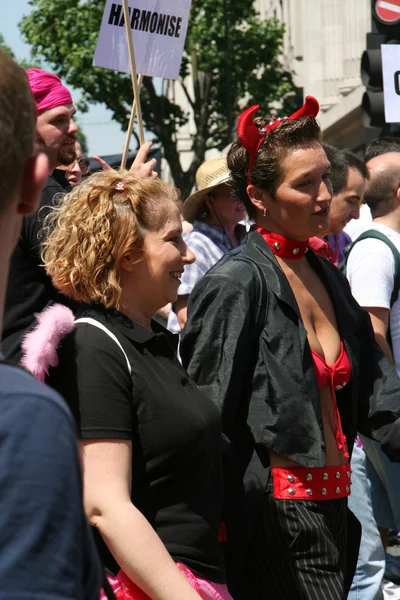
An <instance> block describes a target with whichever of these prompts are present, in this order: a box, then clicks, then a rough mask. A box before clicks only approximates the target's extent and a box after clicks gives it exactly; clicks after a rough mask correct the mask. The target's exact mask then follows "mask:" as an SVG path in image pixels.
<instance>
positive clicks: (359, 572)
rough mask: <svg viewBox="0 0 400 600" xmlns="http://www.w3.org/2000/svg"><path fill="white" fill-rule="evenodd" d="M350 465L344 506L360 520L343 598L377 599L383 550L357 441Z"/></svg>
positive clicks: (379, 594) (383, 569)
mask: <svg viewBox="0 0 400 600" xmlns="http://www.w3.org/2000/svg"><path fill="white" fill-rule="evenodd" d="M351 468H352V486H351V494H350V496H349V502H348V505H349V508H350V510H351V511H352V512H353V513H354V514H355V516H356V517H357V519H358V520H359V521H360V523H361V526H362V536H361V543H360V551H359V555H358V561H357V569H356V572H355V574H354V578H353V583H352V586H351V589H350V592H349V595H348V597H347V598H348V600H381V599H382V598H383V595H382V592H381V582H382V577H383V574H384V572H385V552H384V549H383V546H382V542H381V537H380V535H379V531H378V528H377V525H376V521H375V517H374V512H373V508H372V500H371V491H370V486H369V481H368V479H367V469H366V456H365V453H364V450H363V449H362V448H360V447H359V446H358V444H357V442H355V444H354V449H353V455H352V458H351Z"/></svg>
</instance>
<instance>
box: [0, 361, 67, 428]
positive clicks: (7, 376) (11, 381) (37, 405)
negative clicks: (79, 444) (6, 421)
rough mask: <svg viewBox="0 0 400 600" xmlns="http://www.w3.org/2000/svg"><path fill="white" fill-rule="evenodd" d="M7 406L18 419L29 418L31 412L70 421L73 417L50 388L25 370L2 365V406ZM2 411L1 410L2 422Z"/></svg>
mask: <svg viewBox="0 0 400 600" xmlns="http://www.w3.org/2000/svg"><path fill="white" fill-rule="evenodd" d="M5 404H7V412H9V411H10V410H11V411H12V412H14V413H15V416H16V418H18V419H19V418H20V417H24V419H25V418H29V412H30V411H31V410H32V411H34V412H42V413H44V412H45V413H47V414H49V415H53V416H54V418H56V417H57V416H58V417H59V418H61V419H63V420H64V419H65V420H66V421H69V422H70V423H71V425H72V416H71V414H70V412H69V410H68V408H67V406H66V404H65V402H64V401H63V400H62V398H61V397H60V396H59V395H58V394H57V393H56V392H55V391H54V390H52V389H51V388H50V387H48V386H47V385H45V384H44V383H41V382H40V381H37V380H36V379H35V378H34V377H33V376H32V375H30V374H29V373H27V372H26V371H25V370H24V369H22V368H20V367H16V366H13V365H9V364H8V363H0V406H3V408H4V406H5ZM1 414H2V410H1V409H0V420H1Z"/></svg>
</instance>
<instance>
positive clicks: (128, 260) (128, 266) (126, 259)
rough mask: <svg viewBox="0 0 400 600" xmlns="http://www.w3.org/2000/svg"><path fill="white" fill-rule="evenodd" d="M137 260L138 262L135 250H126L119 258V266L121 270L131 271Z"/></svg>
mask: <svg viewBox="0 0 400 600" xmlns="http://www.w3.org/2000/svg"><path fill="white" fill-rule="evenodd" d="M137 262H138V256H137V252H133V251H132V252H127V253H126V254H124V256H123V257H122V258H121V261H120V263H119V268H120V269H122V270H123V271H126V272H128V273H131V272H132V271H133V268H134V266H135V265H136V264H137Z"/></svg>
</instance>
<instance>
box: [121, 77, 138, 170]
mask: <svg viewBox="0 0 400 600" xmlns="http://www.w3.org/2000/svg"><path fill="white" fill-rule="evenodd" d="M142 81H143V75H139V77H138V87H139V94H140V90H141V87H142ZM135 114H136V100H134V101H133V104H132V110H131V116H130V119H129V125H128V131H127V133H126V140H125V146H124V153H123V155H122V160H121V169H125V168H126V161H127V159H128V154H129V146H130V143H131V137H132V131H133V124H134V122H135Z"/></svg>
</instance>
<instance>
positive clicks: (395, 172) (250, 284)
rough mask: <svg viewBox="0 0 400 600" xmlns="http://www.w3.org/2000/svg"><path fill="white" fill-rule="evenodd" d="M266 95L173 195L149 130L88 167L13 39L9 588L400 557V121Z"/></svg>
mask: <svg viewBox="0 0 400 600" xmlns="http://www.w3.org/2000/svg"><path fill="white" fill-rule="evenodd" d="M258 109H259V107H258V106H254V107H250V108H249V109H247V110H245V111H244V112H243V113H242V114H241V115H240V117H239V119H238V136H237V138H236V139H235V140H234V141H233V143H232V144H231V146H230V147H229V149H228V151H227V155H226V156H218V157H215V158H212V159H210V160H206V161H205V162H204V163H203V164H202V165H201V167H200V168H199V170H198V172H197V174H196V182H195V184H196V185H195V188H194V191H193V193H192V194H191V195H190V196H189V197H188V198H187V199H185V200H184V202H183V203H182V202H181V200H180V195H179V192H178V191H177V190H176V189H175V188H174V187H173V186H172V185H170V184H168V183H165V182H162V181H160V179H159V178H158V176H157V173H156V172H155V171H154V168H155V161H154V159H153V160H148V152H149V149H150V146H151V144H149V143H147V144H144V145H143V146H142V147H141V148H140V149H139V151H138V153H137V156H136V159H135V161H134V162H133V164H132V166H131V168H130V169H129V170H114V169H111V168H110V167H108V165H106V164H105V163H104V162H103V161H100V164H101V166H102V167H103V170H101V171H99V172H97V173H94V174H90V161H89V160H88V159H87V158H86V157H84V156H83V154H82V148H81V146H80V144H79V142H78V141H77V138H76V135H77V126H76V124H75V122H74V113H75V108H74V104H73V99H72V96H71V94H70V91H69V90H68V89H67V88H66V87H65V86H64V85H63V84H62V82H61V81H60V79H59V78H58V77H57V76H55V75H53V74H51V73H48V72H45V71H43V70H41V69H29V70H28V71H27V72H26V73H25V72H24V71H23V70H22V69H21V68H20V67H19V66H18V65H17V64H16V63H15V62H14V61H13V60H12V59H11V58H9V57H8V56H6V55H5V54H4V53H2V52H1V51H0V128H1V131H2V133H3V135H2V138H1V140H0V152H1V158H2V161H1V162H0V165H1V166H0V169H1V177H0V188H1V193H0V262H1V267H2V268H1V269H0V317H1V318H0V322H1V326H2V332H3V333H2V343H1V353H2V354H1V363H0V378H1V382H2V385H1V388H0V401H1V404H2V410H1V412H0V438H1V440H2V442H1V445H0V463H1V470H0V481H1V484H2V485H1V489H2V497H1V500H0V502H1V510H0V523H1V525H2V527H1V531H2V534H1V541H2V543H1V554H0V582H1V585H0V598H7V599H8V600H9V599H11V598H15V599H21V600H22V598H24V599H27V600H28V599H32V600H33V599H37V598H49V599H50V598H51V599H53V598H54V599H58V598H59V599H60V600H61V599H63V600H78V599H79V600H92V599H93V600H94V599H96V600H99V599H101V600H106V599H112V598H114V599H115V598H117V599H118V600H178V599H179V600H180V599H182V600H195V599H196V598H197V599H198V598H203V600H278V599H279V600H323V599H326V600H342V599H344V598H351V599H352V600H379V599H381V598H383V597H385V598H386V597H389V596H388V595H387V594H390V593H391V592H393V590H394V588H395V587H396V583H395V582H396V577H397V581H398V582H399V581H400V574H399V573H397V575H396V568H397V569H399V567H398V565H397V564H396V562H395V560H394V559H393V558H392V557H391V556H390V555H388V554H387V552H386V551H387V547H388V537H389V531H390V530H394V531H397V530H400V510H399V506H400V504H399V500H398V496H399V494H398V490H399V481H400V477H399V475H400V466H399V462H400V379H399V376H400V299H399V293H400V254H399V252H400V143H399V142H398V141H397V140H396V139H385V140H384V139H382V140H377V141H376V142H374V143H372V144H371V146H370V147H369V148H367V152H366V157H365V159H364V160H363V159H362V158H360V157H359V156H357V155H355V154H353V153H352V152H350V151H349V150H347V149H342V148H338V147H335V146H332V145H329V144H326V143H325V142H323V141H322V133H321V130H320V127H319V125H318V122H317V120H316V118H317V115H318V110H319V107H318V102H317V101H316V99H315V98H313V97H311V96H307V98H306V99H305V102H304V105H303V106H302V107H301V108H300V109H299V110H298V111H296V112H295V113H294V114H293V115H291V116H290V117H285V118H283V119H277V118H276V117H274V116H273V115H266V116H257V112H258ZM368 210H369V211H370V213H369V214H367V215H366V217H365V218H364V219H363V220H364V223H365V226H364V229H363V231H360V232H359V235H358V236H357V235H356V233H355V232H351V227H352V225H353V222H354V221H357V220H361V219H359V217H360V213H363V212H366V211H368ZM189 224H190V225H189ZM187 230H189V233H185V232H186V231H187ZM165 307H169V308H168V312H169V316H168V323H166V324H167V327H164V326H163V325H162V324H160V316H159V315H160V311H163V312H162V314H163V315H164V316H165V315H166V312H165V311H166V308H165ZM3 313H4V316H3ZM157 315H158V317H157V319H156V318H155V317H156V316H157ZM384 595H385V596H384Z"/></svg>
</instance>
